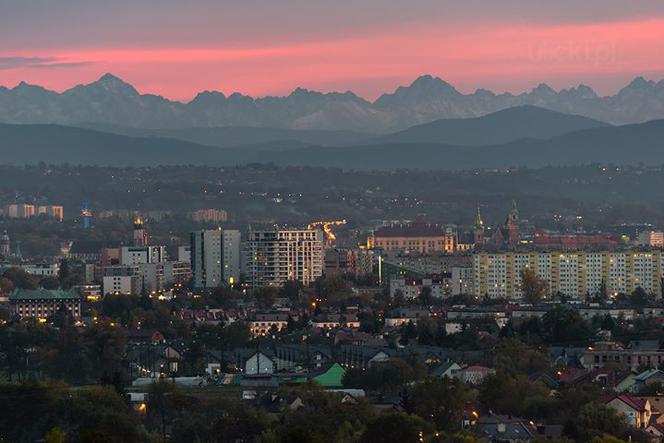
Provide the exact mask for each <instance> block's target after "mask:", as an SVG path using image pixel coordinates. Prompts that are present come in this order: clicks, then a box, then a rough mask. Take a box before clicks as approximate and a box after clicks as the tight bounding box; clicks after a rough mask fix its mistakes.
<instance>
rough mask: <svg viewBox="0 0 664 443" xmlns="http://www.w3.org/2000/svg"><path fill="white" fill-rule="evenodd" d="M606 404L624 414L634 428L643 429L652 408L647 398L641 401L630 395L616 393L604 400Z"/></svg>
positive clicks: (646, 424) (648, 421) (648, 419)
mask: <svg viewBox="0 0 664 443" xmlns="http://www.w3.org/2000/svg"><path fill="white" fill-rule="evenodd" d="M606 405H607V406H609V407H610V408H612V409H614V410H615V411H616V412H618V413H619V414H623V415H625V416H626V417H627V421H628V422H629V424H631V425H632V426H634V427H635V428H640V429H645V428H646V427H647V426H648V424H649V423H650V417H651V415H652V408H651V405H650V401H648V400H645V401H643V400H640V399H639V398H637V397H633V396H631V395H627V394H618V395H616V396H614V397H612V398H611V399H610V400H608V401H606Z"/></svg>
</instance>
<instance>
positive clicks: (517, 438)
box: [470, 413, 537, 443]
mask: <svg viewBox="0 0 664 443" xmlns="http://www.w3.org/2000/svg"><path fill="white" fill-rule="evenodd" d="M470 431H471V432H472V433H473V434H475V435H477V436H479V437H482V438H484V439H486V440H488V441H489V442H492V443H493V442H496V443H521V442H528V441H531V440H532V439H533V438H534V437H535V436H536V434H537V429H536V428H535V427H534V426H533V425H531V424H530V423H529V422H528V421H526V420H524V419H522V418H516V417H511V416H508V415H498V414H492V413H489V414H488V415H486V416H482V417H479V418H478V419H477V420H476V421H475V424H474V425H473V426H472V427H471V428H470Z"/></svg>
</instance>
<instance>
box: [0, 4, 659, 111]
mask: <svg viewBox="0 0 664 443" xmlns="http://www.w3.org/2000/svg"><path fill="white" fill-rule="evenodd" d="M107 72H110V73H113V74H114V75H116V76H118V77H120V78H122V79H124V80H125V81H127V82H129V83H131V84H132V85H134V86H135V87H136V88H137V89H138V90H139V91H140V92H142V93H153V94H159V95H163V96H166V97H169V98H172V99H177V100H182V101H187V100H191V99H192V98H193V97H194V96H195V95H196V93H197V92H200V91H203V90H217V91H221V92H224V93H226V94H230V93H232V92H241V93H244V94H248V95H252V96H265V95H286V94H288V93H290V92H291V91H292V90H293V89H295V88H297V87H304V88H307V89H313V90H319V91H325V92H327V91H342V92H343V91H347V90H351V91H353V92H355V93H356V94H358V95H360V96H362V97H365V98H367V99H371V100H373V99H375V98H376V97H377V96H378V95H380V94H381V93H383V92H391V91H393V90H394V89H395V88H396V87H398V86H400V85H406V84H409V83H411V82H412V81H413V80H414V79H415V78H416V77H418V76H420V75H423V74H431V75H434V76H437V77H440V78H442V79H444V80H446V81H448V82H450V83H451V84H453V85H454V86H456V87H457V89H459V90H460V91H462V92H466V93H470V92H473V91H475V90H476V89H478V88H485V89H492V90H494V91H496V92H504V91H510V92H514V93H519V92H522V91H526V90H530V89H532V88H533V87H535V86H536V85H538V84H539V83H547V84H549V85H551V86H552V87H554V88H556V89H560V88H567V87H573V86H576V85H578V84H580V83H583V84H587V85H590V86H592V87H593V88H594V89H595V90H596V91H598V92H599V93H602V94H613V93H615V92H616V91H617V90H619V89H620V88H621V87H623V86H625V85H626V84H627V83H628V82H629V81H630V80H632V79H633V78H634V77H636V76H644V77H646V78H648V79H653V80H661V79H664V1H662V0H638V1H635V0H584V1H579V0H556V1H551V0H548V1H544V0H462V1H460V0H357V1H351V0H241V1H238V0H233V1H231V0H216V1H213V0H187V1H183V0H112V1H108V0H104V1H100V0H11V1H9V0H0V85H4V86H7V87H13V86H15V85H16V84H18V83H19V82H20V81H26V82H28V83H31V84H39V85H42V86H45V87H47V88H49V89H53V90H56V91H62V90H65V89H68V88H70V87H72V86H74V85H76V84H81V83H89V82H92V81H94V80H96V79H98V78H99V77H101V76H102V75H103V74H104V73H107Z"/></svg>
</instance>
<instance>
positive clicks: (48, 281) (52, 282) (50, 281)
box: [39, 277, 60, 289]
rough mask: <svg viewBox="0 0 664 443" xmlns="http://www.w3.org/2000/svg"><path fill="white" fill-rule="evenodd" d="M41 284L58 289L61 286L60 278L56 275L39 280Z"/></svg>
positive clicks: (44, 286) (45, 287)
mask: <svg viewBox="0 0 664 443" xmlns="http://www.w3.org/2000/svg"><path fill="white" fill-rule="evenodd" d="M39 286H41V287H42V288H44V289H58V288H59V287H60V280H58V279H57V278H55V277H44V278H42V279H41V280H39Z"/></svg>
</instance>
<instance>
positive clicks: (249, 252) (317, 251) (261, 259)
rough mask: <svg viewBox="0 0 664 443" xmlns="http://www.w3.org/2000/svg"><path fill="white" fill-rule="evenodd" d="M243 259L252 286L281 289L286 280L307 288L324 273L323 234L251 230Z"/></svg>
mask: <svg viewBox="0 0 664 443" xmlns="http://www.w3.org/2000/svg"><path fill="white" fill-rule="evenodd" d="M245 257H246V260H247V263H246V270H247V274H248V275H247V278H248V280H249V283H251V284H252V285H253V286H280V285H283V284H284V283H285V282H286V281H288V280H297V281H299V282H300V283H302V284H303V285H305V286H306V285H309V284H310V283H312V282H313V281H315V280H316V279H317V278H318V277H320V276H321V275H322V274H323V231H321V230H317V229H307V230H272V231H250V232H249V238H248V240H247V243H246V255H245Z"/></svg>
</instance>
